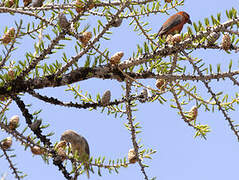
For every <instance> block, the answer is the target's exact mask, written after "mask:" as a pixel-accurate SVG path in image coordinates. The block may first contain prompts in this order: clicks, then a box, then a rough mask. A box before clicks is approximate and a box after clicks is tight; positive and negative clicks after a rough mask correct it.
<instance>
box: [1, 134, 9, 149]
mask: <svg viewBox="0 0 239 180" xmlns="http://www.w3.org/2000/svg"><path fill="white" fill-rule="evenodd" d="M1 146H2V148H3V149H4V150H7V149H9V148H10V147H11V146H12V138H11V137H7V138H6V139H4V140H3V141H2V142H1Z"/></svg>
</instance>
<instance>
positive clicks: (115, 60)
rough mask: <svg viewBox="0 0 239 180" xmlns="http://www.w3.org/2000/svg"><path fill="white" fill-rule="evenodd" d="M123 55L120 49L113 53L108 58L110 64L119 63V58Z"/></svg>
mask: <svg viewBox="0 0 239 180" xmlns="http://www.w3.org/2000/svg"><path fill="white" fill-rule="evenodd" d="M123 56H124V52H122V51H120V52H117V53H115V54H114V55H113V56H112V57H111V58H110V63H111V64H112V65H116V64H119V62H120V60H121V58H122V57H123Z"/></svg>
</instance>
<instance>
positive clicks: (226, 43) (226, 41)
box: [222, 33, 231, 51]
mask: <svg viewBox="0 0 239 180" xmlns="http://www.w3.org/2000/svg"><path fill="white" fill-rule="evenodd" d="M230 47H231V37H230V35H229V34H228V33H225V34H224V36H223V38H222V49H224V50H225V51H227V50H228V49H230Z"/></svg>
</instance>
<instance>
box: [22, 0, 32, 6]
mask: <svg viewBox="0 0 239 180" xmlns="http://www.w3.org/2000/svg"><path fill="white" fill-rule="evenodd" d="M31 3H32V0H23V4H24V7H26V6H28V5H29V4H31Z"/></svg>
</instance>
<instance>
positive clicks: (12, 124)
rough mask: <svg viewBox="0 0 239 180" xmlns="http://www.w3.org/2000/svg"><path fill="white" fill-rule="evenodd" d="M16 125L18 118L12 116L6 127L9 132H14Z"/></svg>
mask: <svg viewBox="0 0 239 180" xmlns="http://www.w3.org/2000/svg"><path fill="white" fill-rule="evenodd" d="M18 123H19V116H18V115H15V116H12V117H11V119H10V121H9V125H8V127H9V128H10V129H11V130H15V129H16V128H17V126H18Z"/></svg>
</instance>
